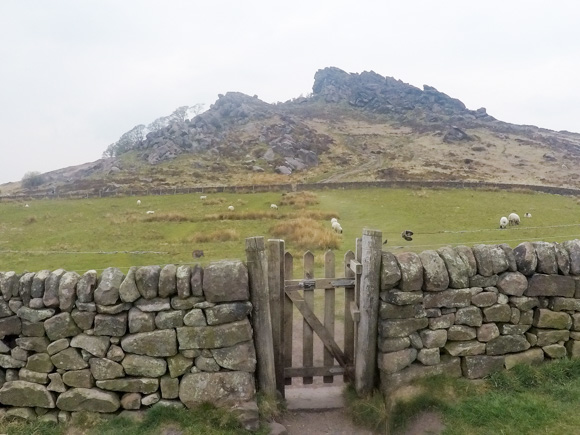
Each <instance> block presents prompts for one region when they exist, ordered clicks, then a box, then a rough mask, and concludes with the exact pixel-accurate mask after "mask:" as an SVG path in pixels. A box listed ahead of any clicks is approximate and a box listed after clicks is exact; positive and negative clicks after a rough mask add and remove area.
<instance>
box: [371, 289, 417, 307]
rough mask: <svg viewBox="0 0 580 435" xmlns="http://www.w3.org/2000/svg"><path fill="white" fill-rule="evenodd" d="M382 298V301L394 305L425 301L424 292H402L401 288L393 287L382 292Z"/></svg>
mask: <svg viewBox="0 0 580 435" xmlns="http://www.w3.org/2000/svg"><path fill="white" fill-rule="evenodd" d="M380 298H381V300H382V301H385V302H389V303H390V304H393V305H399V306H401V305H415V304H420V303H422V302H423V292H422V291H418V292H402V291H401V290H397V289H392V290H386V291H383V292H381V293H380Z"/></svg>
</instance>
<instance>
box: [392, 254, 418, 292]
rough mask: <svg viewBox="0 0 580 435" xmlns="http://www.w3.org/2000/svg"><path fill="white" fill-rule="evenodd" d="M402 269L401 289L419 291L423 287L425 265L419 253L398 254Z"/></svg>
mask: <svg viewBox="0 0 580 435" xmlns="http://www.w3.org/2000/svg"><path fill="white" fill-rule="evenodd" d="M395 257H396V259H397V264H398V265H399V269H400V271H401V282H400V283H399V289H400V290H402V291H409V292H410V291H418V290H421V288H422V287H423V265H422V264H421V259H420V258H419V255H417V254H415V253H414V252H403V253H400V254H397V255H396V256H395Z"/></svg>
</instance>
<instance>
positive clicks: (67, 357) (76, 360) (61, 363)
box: [50, 347, 88, 370]
mask: <svg viewBox="0 0 580 435" xmlns="http://www.w3.org/2000/svg"><path fill="white" fill-rule="evenodd" d="M50 360H51V361H52V363H53V364H54V366H55V367H56V368H57V369H63V370H80V369H84V368H86V367H88V364H87V362H86V361H85V360H84V359H83V357H82V356H81V353H80V352H79V351H78V350H77V349H75V348H74V347H69V348H67V349H65V350H62V351H60V352H58V353H55V354H54V355H52V356H51V357H50Z"/></svg>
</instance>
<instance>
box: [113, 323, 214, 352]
mask: <svg viewBox="0 0 580 435" xmlns="http://www.w3.org/2000/svg"><path fill="white" fill-rule="evenodd" d="M184 328H185V327H184ZM184 328H177V330H178V331H179V330H180V329H184ZM178 335H179V332H178ZM180 345H181V341H180ZM121 347H122V348H123V350H124V351H125V352H128V353H134V354H137V355H147V356H173V355H175V354H176V353H177V343H176V341H175V330H173V329H164V330H161V331H153V332H140V333H138V334H132V335H128V336H126V337H124V338H122V339H121ZM220 347H221V346H220ZM180 348H181V347H180ZM125 358H126V357H125Z"/></svg>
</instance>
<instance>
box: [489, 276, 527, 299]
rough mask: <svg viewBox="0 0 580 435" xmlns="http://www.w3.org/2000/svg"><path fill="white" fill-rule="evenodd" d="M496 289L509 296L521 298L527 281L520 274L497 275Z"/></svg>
mask: <svg viewBox="0 0 580 435" xmlns="http://www.w3.org/2000/svg"><path fill="white" fill-rule="evenodd" d="M496 287H497V289H498V290H499V291H500V292H501V293H503V294H506V295H509V296H522V295H523V294H524V292H525V291H526V289H527V288H528V280H527V278H526V276H525V275H524V274H523V273H520V272H504V273H502V274H500V275H499V278H498V280H497V284H496Z"/></svg>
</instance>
